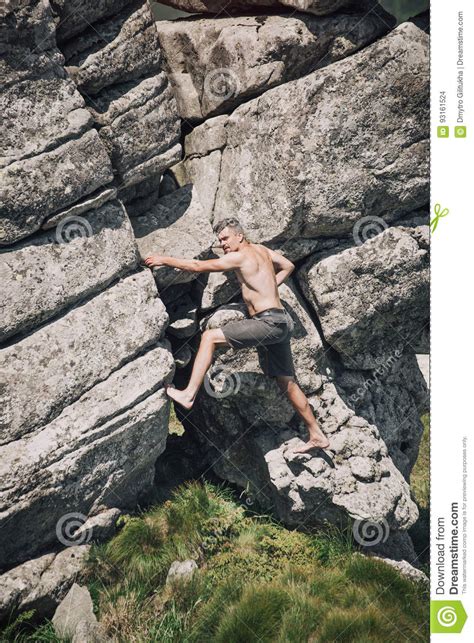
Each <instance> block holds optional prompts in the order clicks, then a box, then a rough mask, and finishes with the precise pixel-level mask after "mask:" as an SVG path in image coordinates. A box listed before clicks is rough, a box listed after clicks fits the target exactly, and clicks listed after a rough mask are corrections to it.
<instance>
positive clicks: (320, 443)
mask: <svg viewBox="0 0 474 643" xmlns="http://www.w3.org/2000/svg"><path fill="white" fill-rule="evenodd" d="M328 446H329V440H328V439H327V438H326V437H325V436H324V437H323V438H314V439H311V440H308V442H306V443H305V445H304V446H302V447H300V448H299V449H294V451H293V453H308V451H311V449H327V448H328Z"/></svg>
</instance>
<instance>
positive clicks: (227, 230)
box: [214, 217, 245, 254]
mask: <svg viewBox="0 0 474 643" xmlns="http://www.w3.org/2000/svg"><path fill="white" fill-rule="evenodd" d="M214 232H215V234H216V235H217V238H218V239H219V242H220V244H221V246H222V249H223V250H224V252H225V253H226V254H227V253H228V252H236V251H237V250H238V249H239V247H240V246H241V245H242V243H245V232H244V229H243V228H242V226H241V225H240V221H238V220H237V219H234V218H233V217H230V218H227V219H222V220H221V221H219V222H218V223H217V224H216V225H215V226H214Z"/></svg>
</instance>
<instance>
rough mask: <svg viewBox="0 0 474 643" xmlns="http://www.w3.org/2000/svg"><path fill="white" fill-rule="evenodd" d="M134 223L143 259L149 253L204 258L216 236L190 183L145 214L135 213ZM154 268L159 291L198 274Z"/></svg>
mask: <svg viewBox="0 0 474 643" xmlns="http://www.w3.org/2000/svg"><path fill="white" fill-rule="evenodd" d="M132 226H133V231H134V233H135V237H136V241H137V245H138V249H139V251H140V255H141V257H142V258H143V259H145V257H147V256H148V255H150V254H161V255H173V256H175V257H182V258H186V259H198V258H204V256H206V255H207V253H208V251H209V248H210V246H211V245H212V242H213V239H214V234H213V232H212V227H211V223H210V221H209V220H208V219H207V217H206V213H205V212H204V210H203V207H202V205H201V202H200V200H199V198H198V196H197V193H196V190H195V189H193V187H192V186H191V185H188V186H185V187H183V188H180V189H179V190H176V191H175V192H173V193H172V194H169V195H168V196H165V197H163V198H161V199H159V200H158V201H157V202H156V204H155V205H154V206H153V207H152V208H151V209H150V210H149V211H148V212H147V213H146V214H143V215H141V216H138V217H134V218H133V219H132ZM153 271H154V274H155V278H156V282H157V285H158V289H159V291H160V294H161V292H162V290H163V289H166V288H169V287H170V286H172V285H173V284H181V283H186V282H189V281H192V280H193V279H195V278H196V276H197V275H196V273H191V272H185V271H181V270H175V269H174V268H167V267H160V268H154V269H153Z"/></svg>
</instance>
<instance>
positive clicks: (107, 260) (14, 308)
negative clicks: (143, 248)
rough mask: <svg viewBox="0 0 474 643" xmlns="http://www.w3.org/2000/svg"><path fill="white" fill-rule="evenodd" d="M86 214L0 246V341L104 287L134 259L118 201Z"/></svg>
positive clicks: (127, 225) (126, 221)
mask: <svg viewBox="0 0 474 643" xmlns="http://www.w3.org/2000/svg"><path fill="white" fill-rule="evenodd" d="M85 214H86V216H85V217H84V218H78V217H70V218H69V219H65V220H63V222H62V223H60V225H59V226H58V227H56V228H54V229H52V230H50V231H48V232H43V233H41V234H37V235H35V236H33V237H30V238H29V239H28V240H27V241H26V242H23V243H20V244H17V245H15V246H13V247H12V248H10V249H6V250H4V251H3V252H2V251H0V280H1V282H2V290H3V296H2V323H1V328H0V342H2V341H4V340H5V339H7V338H8V337H10V336H12V335H15V334H16V333H18V332H24V331H26V330H29V329H30V328H31V327H33V326H35V325H38V324H39V323H40V322H43V321H45V320H47V319H48V318H50V317H51V316H53V315H56V314H58V313H60V312H61V310H63V309H64V308H66V307H67V306H70V305H71V304H73V303H75V302H76V301H78V300H79V299H81V298H85V297H87V296H89V295H91V294H92V293H94V292H98V291H100V290H102V289H104V288H105V287H106V286H107V285H108V284H109V283H110V282H111V281H112V280H114V279H117V278H118V277H120V276H121V275H123V274H124V273H126V272H127V271H130V270H131V269H132V268H133V267H134V266H135V264H136V263H137V259H138V256H137V250H136V245H135V239H134V236H133V231H132V228H131V226H130V222H129V219H128V217H127V214H126V212H125V209H124V207H123V206H122V205H121V204H120V203H119V202H118V201H115V202H110V203H107V204H105V205H104V206H102V207H101V208H99V209H97V210H92V211H89V212H87V213H85ZM75 235H77V236H75Z"/></svg>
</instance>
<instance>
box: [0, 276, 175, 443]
mask: <svg viewBox="0 0 474 643" xmlns="http://www.w3.org/2000/svg"><path fill="white" fill-rule="evenodd" d="M167 323H168V315H167V314H166V310H165V307H164V305H163V303H162V302H161V300H160V299H159V298H158V295H157V292H156V288H155V284H154V281H153V278H152V276H151V274H150V273H149V271H148V270H147V271H146V272H141V273H138V274H135V275H131V276H129V277H127V278H125V279H124V280H122V281H120V282H119V283H117V284H116V285H114V286H112V287H111V288H109V289H108V290H105V291H104V292H102V293H100V294H98V295H96V296H95V297H93V298H92V299H90V300H88V301H87V302H86V303H84V304H83V305H82V306H78V307H76V308H73V309H71V310H70V311H68V312H67V313H66V314H65V315H63V316H62V317H60V318H59V319H57V320H55V321H52V322H51V323H50V324H47V325H45V326H42V327H40V328H39V329H38V330H36V332H34V333H32V334H30V335H28V336H26V337H25V338H24V339H21V340H20V341H19V342H17V343H16V344H13V345H11V346H7V347H6V348H4V349H3V350H1V351H0V364H1V369H2V373H3V374H4V380H5V384H4V386H3V387H2V391H1V395H2V402H1V408H2V417H1V423H0V444H7V443H11V442H12V441H13V440H16V439H18V438H20V437H22V436H25V435H27V434H30V433H32V432H33V431H34V430H35V429H37V428H39V427H41V426H42V425H44V424H45V423H46V422H47V421H49V420H52V419H53V418H55V417H57V416H58V415H59V414H60V413H61V411H62V409H64V407H65V406H67V405H68V404H71V403H72V402H74V401H75V400H77V399H78V398H79V397H80V395H81V394H82V393H84V392H85V391H87V390H88V389H90V388H91V387H92V386H94V385H95V384H97V383H99V382H100V381H102V380H104V379H106V378H107V377H108V376H109V375H110V374H111V373H112V372H113V371H115V370H117V369H118V368H119V367H120V366H122V365H123V364H125V363H126V362H127V361H130V360H131V359H132V358H133V357H135V356H136V355H138V354H139V353H140V352H141V351H143V350H144V349H145V348H146V347H148V346H151V345H152V344H154V343H155V342H156V341H158V340H159V339H160V337H161V335H162V334H163V332H164V329H165V327H166V325H167ZM66 356H67V357H66ZM19 373H20V374H21V377H19V376H18V374H19Z"/></svg>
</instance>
